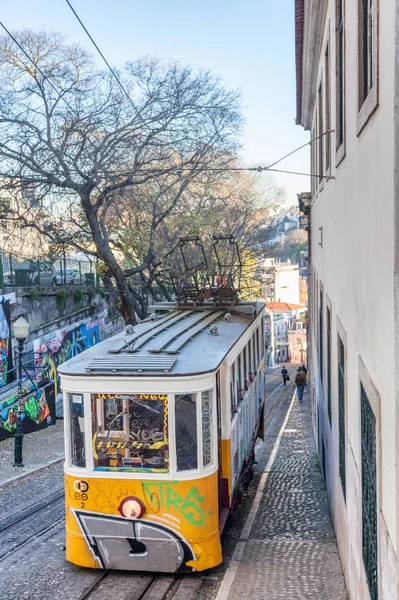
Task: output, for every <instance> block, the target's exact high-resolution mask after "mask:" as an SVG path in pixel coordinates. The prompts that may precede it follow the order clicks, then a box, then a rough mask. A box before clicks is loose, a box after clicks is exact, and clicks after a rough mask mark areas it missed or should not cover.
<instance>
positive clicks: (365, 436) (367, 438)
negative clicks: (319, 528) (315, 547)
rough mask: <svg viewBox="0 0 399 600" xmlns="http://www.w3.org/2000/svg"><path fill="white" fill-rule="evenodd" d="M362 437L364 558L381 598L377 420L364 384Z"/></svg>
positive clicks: (374, 597) (371, 583)
mask: <svg viewBox="0 0 399 600" xmlns="http://www.w3.org/2000/svg"><path fill="white" fill-rule="evenodd" d="M360 403H361V407H360V410H361V434H362V438H361V439H362V555H363V564H364V569H365V572H366V579H367V583H368V587H369V592H370V599H371V600H377V598H378V541H377V460H376V445H377V444H376V421H375V416H374V413H373V409H372V408H371V405H370V402H369V399H368V397H367V394H366V392H365V390H364V387H363V385H362V384H360Z"/></svg>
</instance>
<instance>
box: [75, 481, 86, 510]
mask: <svg viewBox="0 0 399 600" xmlns="http://www.w3.org/2000/svg"><path fill="white" fill-rule="evenodd" d="M73 487H74V489H75V494H74V498H75V500H76V501H77V502H80V508H84V507H85V502H86V500H88V499H89V496H88V494H87V493H86V492H87V491H88V490H89V484H88V483H87V481H83V480H80V479H77V480H76V481H74V484H73Z"/></svg>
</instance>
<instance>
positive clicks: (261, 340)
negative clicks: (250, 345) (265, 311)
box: [260, 318, 265, 360]
mask: <svg viewBox="0 0 399 600" xmlns="http://www.w3.org/2000/svg"><path fill="white" fill-rule="evenodd" d="M260 336H261V339H260V359H261V360H262V358H263V355H264V353H265V320H264V319H263V318H262V324H261V330H260Z"/></svg>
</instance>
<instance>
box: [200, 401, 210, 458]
mask: <svg viewBox="0 0 399 600" xmlns="http://www.w3.org/2000/svg"><path fill="white" fill-rule="evenodd" d="M201 413H202V458H203V466H204V467H207V466H208V465H210V464H212V463H213V424H212V422H213V414H212V391H211V390H207V391H206V392H202V394H201Z"/></svg>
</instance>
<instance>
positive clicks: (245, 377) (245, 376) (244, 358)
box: [243, 346, 248, 383]
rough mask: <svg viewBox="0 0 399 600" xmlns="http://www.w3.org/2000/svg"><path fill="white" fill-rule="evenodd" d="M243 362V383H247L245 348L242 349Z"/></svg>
mask: <svg viewBox="0 0 399 600" xmlns="http://www.w3.org/2000/svg"><path fill="white" fill-rule="evenodd" d="M243 360H244V383H246V382H247V380H248V377H247V347H246V346H245V347H244V352H243Z"/></svg>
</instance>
